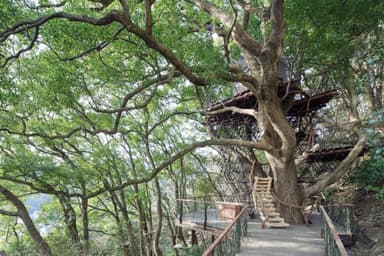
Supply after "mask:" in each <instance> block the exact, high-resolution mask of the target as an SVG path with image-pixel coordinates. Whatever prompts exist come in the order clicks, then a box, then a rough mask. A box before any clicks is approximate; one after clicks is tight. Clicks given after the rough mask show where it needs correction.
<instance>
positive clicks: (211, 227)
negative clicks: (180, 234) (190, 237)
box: [175, 209, 231, 235]
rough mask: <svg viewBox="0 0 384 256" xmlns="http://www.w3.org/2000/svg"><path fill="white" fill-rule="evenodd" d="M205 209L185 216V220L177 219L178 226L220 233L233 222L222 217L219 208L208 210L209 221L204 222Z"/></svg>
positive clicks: (215, 233)
mask: <svg viewBox="0 0 384 256" xmlns="http://www.w3.org/2000/svg"><path fill="white" fill-rule="evenodd" d="M204 215H205V213H204V211H196V212H192V213H189V214H186V215H185V216H183V221H182V222H180V220H179V219H176V222H175V223H176V226H179V227H182V228H186V229H190V230H195V231H199V232H206V233H211V234H214V235H219V234H220V233H221V232H223V230H224V229H225V228H226V227H227V226H228V225H229V224H230V223H231V220H229V219H225V218H220V217H219V211H218V209H209V210H208V211H207V222H206V223H204Z"/></svg>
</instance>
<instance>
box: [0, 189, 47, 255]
mask: <svg viewBox="0 0 384 256" xmlns="http://www.w3.org/2000/svg"><path fill="white" fill-rule="evenodd" d="M0 193H1V194H2V195H3V196H4V197H5V199H7V200H8V201H10V202H11V203H12V204H13V205H14V206H15V207H16V209H17V215H18V216H19V217H20V218H21V220H22V221H23V222H24V225H25V227H26V228H27V230H28V233H29V234H30V235H31V237H32V240H33V242H34V243H35V246H36V247H37V248H38V250H39V251H40V254H41V255H42V256H51V255H52V253H51V249H50V248H49V246H48V243H47V242H46V241H45V240H44V238H43V237H42V236H41V234H40V232H39V230H38V229H37V228H36V226H35V224H34V223H33V220H32V218H31V216H30V215H29V213H28V211H27V208H26V207H25V205H24V204H23V202H21V201H20V200H19V198H17V196H15V195H14V194H13V193H12V192H11V191H9V190H8V189H6V188H5V187H3V186H2V185H0Z"/></svg>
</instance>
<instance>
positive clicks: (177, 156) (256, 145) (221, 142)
mask: <svg viewBox="0 0 384 256" xmlns="http://www.w3.org/2000/svg"><path fill="white" fill-rule="evenodd" d="M220 145H233V146H239V147H249V148H255V149H259V150H264V151H267V152H269V153H270V154H273V155H276V154H277V152H276V150H275V149H273V148H272V147H270V146H269V145H265V144H264V143H260V142H254V141H244V140H236V139H212V140H206V141H200V142H196V143H194V144H192V145H190V146H188V147H186V148H184V149H183V150H181V151H179V152H178V153H176V154H175V155H173V156H172V157H170V158H168V159H167V160H166V161H165V162H163V163H161V164H160V165H159V166H157V167H156V168H155V169H154V170H153V171H152V173H151V174H150V175H148V176H146V177H143V178H138V179H129V180H126V181H125V182H122V183H121V184H120V185H117V186H114V187H111V188H109V189H108V191H117V190H121V189H123V188H125V187H126V186H129V185H134V184H141V183H146V182H149V181H151V180H152V179H154V178H155V177H156V176H157V175H158V174H159V173H160V172H161V171H162V170H163V169H165V168H167V167H168V166H170V165H172V164H173V163H174V162H175V161H176V160H178V159H180V158H182V157H184V156H185V155H186V154H188V153H190V152H192V151H193V150H195V149H197V148H202V147H208V146H220ZM105 191H106V190H105V188H103V189H100V190H98V191H95V192H93V193H89V194H88V198H92V197H95V196H98V195H100V194H102V193H104V192H105Z"/></svg>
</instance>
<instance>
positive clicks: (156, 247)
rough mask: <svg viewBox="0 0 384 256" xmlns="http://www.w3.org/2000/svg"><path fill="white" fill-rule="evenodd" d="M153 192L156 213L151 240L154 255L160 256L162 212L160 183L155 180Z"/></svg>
mask: <svg viewBox="0 0 384 256" xmlns="http://www.w3.org/2000/svg"><path fill="white" fill-rule="evenodd" d="M154 182H155V191H156V212H157V228H156V232H155V236H154V239H153V247H154V253H155V255H156V256H162V255H163V254H162V253H161V250H160V245H159V243H160V236H161V230H162V227H163V211H162V207H161V189H160V183H159V179H158V178H155V181H154Z"/></svg>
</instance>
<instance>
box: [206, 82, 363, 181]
mask: <svg viewBox="0 0 384 256" xmlns="http://www.w3.org/2000/svg"><path fill="white" fill-rule="evenodd" d="M278 96H279V97H280V99H281V104H282V108H283V111H284V113H285V115H286V118H287V120H288V122H289V123H290V125H291V127H293V128H294V129H295V130H296V138H297V142H298V152H297V155H300V154H302V153H304V152H305V153H306V162H307V164H308V165H310V166H311V167H310V169H311V173H315V174H317V175H318V174H320V173H321V172H324V171H326V170H330V169H334V167H336V166H337V165H338V164H339V162H340V161H342V160H343V159H344V158H345V157H346V156H347V155H348V153H349V152H350V151H351V149H352V148H353V145H354V144H355V143H356V141H357V137H356V136H353V135H348V136H347V135H346V134H350V133H351V129H350V127H346V126H340V125H339V126H334V127H322V128H318V129H315V128H314V127H313V126H314V124H313V122H312V118H313V116H314V115H315V114H316V112H317V111H318V110H320V109H321V108H323V107H325V106H326V104H327V103H329V102H330V101H331V100H332V99H334V98H335V97H337V96H338V92H337V90H330V91H326V92H322V93H319V94H315V95H309V94H308V93H307V92H305V91H304V90H303V89H301V87H300V81H299V80H294V81H291V82H289V83H279V85H278ZM257 105H258V104H257V99H256V97H255V96H254V95H253V93H252V92H251V91H250V90H246V91H243V92H241V93H239V94H236V95H234V96H233V97H231V98H228V99H225V100H222V101H220V102H216V103H212V104H210V105H208V106H207V107H206V108H205V112H206V113H208V114H209V115H208V116H207V119H206V121H207V123H208V124H209V125H211V127H213V128H214V129H224V128H231V127H232V128H239V127H247V126H248V127H253V131H255V132H256V137H258V134H257V133H258V129H257V123H256V119H255V118H254V117H253V116H249V115H245V114H240V113H234V112H232V111H220V110H223V109H224V108H225V107H238V108H241V109H256V110H257V107H258V106H257ZM210 113H211V114H210ZM315 144H319V145H320V147H318V148H317V149H316V150H313V151H307V150H309V149H310V148H311V146H313V145H315ZM306 151H307V152H306ZM330 167H331V168H330ZM303 174H304V173H303ZM312 178H313V177H312ZM299 180H303V179H299ZM310 180H313V179H310Z"/></svg>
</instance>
